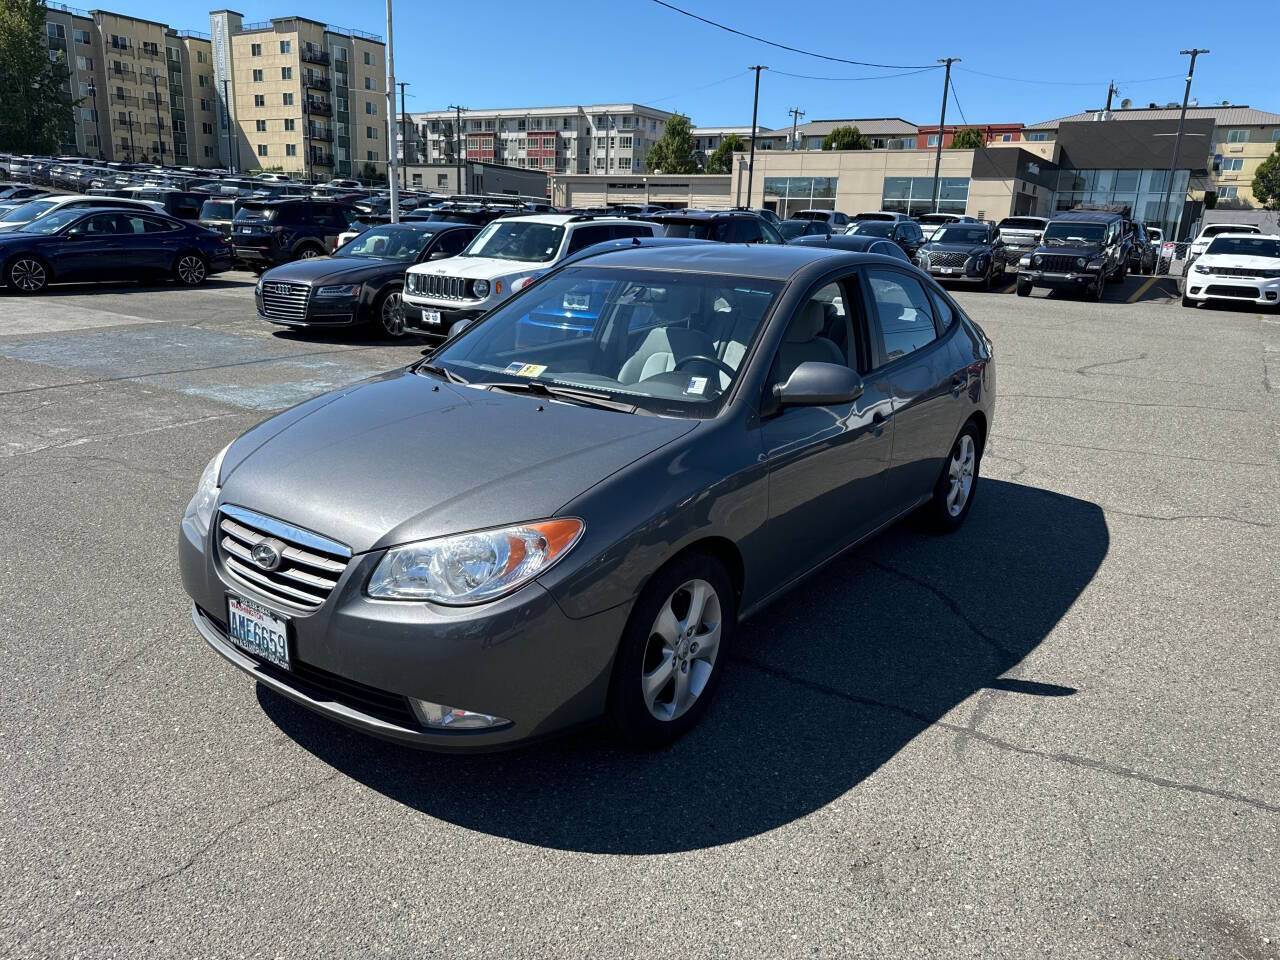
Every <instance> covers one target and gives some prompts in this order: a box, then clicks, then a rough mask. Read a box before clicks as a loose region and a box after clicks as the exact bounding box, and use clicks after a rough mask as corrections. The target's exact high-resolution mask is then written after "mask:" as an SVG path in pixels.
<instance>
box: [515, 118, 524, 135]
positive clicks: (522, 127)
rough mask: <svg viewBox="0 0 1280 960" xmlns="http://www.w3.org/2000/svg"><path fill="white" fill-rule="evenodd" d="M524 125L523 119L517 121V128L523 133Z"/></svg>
mask: <svg viewBox="0 0 1280 960" xmlns="http://www.w3.org/2000/svg"><path fill="white" fill-rule="evenodd" d="M524 127H525V123H524V121H523V120H517V121H516V129H517V130H519V131H520V132H521V133H523V132H524Z"/></svg>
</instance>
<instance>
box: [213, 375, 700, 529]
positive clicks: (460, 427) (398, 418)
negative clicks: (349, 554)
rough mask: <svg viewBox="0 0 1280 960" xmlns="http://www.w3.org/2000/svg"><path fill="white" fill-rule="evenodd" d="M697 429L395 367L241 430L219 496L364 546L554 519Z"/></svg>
mask: <svg viewBox="0 0 1280 960" xmlns="http://www.w3.org/2000/svg"><path fill="white" fill-rule="evenodd" d="M697 425H698V421H692V420H677V419H670V418H663V417H651V416H642V415H638V414H625V413H616V412H613V411H609V410H597V409H592V408H588V407H580V406H575V405H570V404H565V403H560V402H556V401H552V400H549V399H548V398H545V397H535V396H525V395H518V394H509V393H499V392H496V391H489V390H481V389H477V388H474V387H467V386H462V385H460V384H451V383H447V382H445V381H442V380H438V379H436V378H434V377H429V376H419V375H417V374H415V373H412V372H410V371H408V370H398V371H394V372H392V373H388V374H384V375H383V376H381V377H378V378H376V379H374V380H371V381H367V382H365V383H362V384H357V385H355V386H353V387H350V388H347V389H346V390H342V391H338V392H336V393H333V394H328V395H325V396H322V397H317V398H315V399H313V400H310V401H308V402H307V403H305V404H302V405H301V406H300V407H295V408H293V409H292V410H288V411H285V412H284V413H282V414H280V415H278V416H277V417H274V418H272V419H271V420H267V421H265V422H264V423H262V424H260V425H259V426H257V427H255V428H254V429H252V430H250V431H249V432H248V433H246V434H244V435H243V436H241V437H240V439H238V440H237V441H236V442H235V443H233V444H232V446H231V448H230V449H229V450H228V451H227V455H226V458H225V460H224V462H223V468H222V502H224V503H233V504H237V505H239V506H243V507H246V508H248V509H250V510H256V511H258V512H259V513H264V514H267V515H269V516H273V517H276V518H278V519H281V520H285V521H287V522H289V523H291V524H294V525H295V526H299V527H304V528H306V529H308V530H312V531H314V532H316V533H320V534H323V535H325V536H328V537H331V538H333V539H336V540H339V541H341V542H343V543H345V544H346V545H347V546H349V547H350V548H351V549H352V551H353V552H355V553H362V552H365V551H368V550H373V549H377V548H379V547H385V546H391V545H393V544H397V543H405V542H408V541H411V540H419V539H424V538H427V537H434V536H440V535H444V534H451V533H458V532H462V531H466V530H477V529H481V528H485V527H495V526H505V525H509V524H515V523H523V522H527V521H529V520H539V519H543V518H545V517H551V516H554V515H555V514H556V511H558V510H559V509H560V508H561V507H562V506H563V505H564V504H566V503H568V502H569V501H571V500H573V499H574V498H576V497H577V496H579V495H580V494H582V493H583V492H584V491H586V490H587V489H589V488H590V487H592V486H593V485H595V484H596V483H599V482H600V481H601V480H603V479H604V478H606V477H608V476H609V475H610V474H612V473H615V472H616V471H618V470H620V469H622V468H623V467H625V466H627V465H628V464H630V463H633V462H634V461H636V460H638V459H640V458H641V457H644V456H645V455H647V454H649V453H652V452H653V451H655V450H657V449H659V448H660V447H662V446H665V445H666V444H668V443H670V442H671V441H673V440H676V439H678V438H679V437H681V436H683V435H684V434H686V433H688V432H689V431H690V430H693V429H695V428H696V427H697Z"/></svg>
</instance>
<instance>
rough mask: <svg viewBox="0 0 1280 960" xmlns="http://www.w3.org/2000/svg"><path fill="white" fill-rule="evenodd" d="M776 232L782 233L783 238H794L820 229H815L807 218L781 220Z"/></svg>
mask: <svg viewBox="0 0 1280 960" xmlns="http://www.w3.org/2000/svg"><path fill="white" fill-rule="evenodd" d="M778 232H779V233H781V234H782V238H783V239H784V240H794V239H795V238H796V237H803V236H804V235H805V234H806V233H817V232H820V231H815V230H814V229H813V225H812V222H811V221H809V220H783V221H782V222H781V223H780V224H778Z"/></svg>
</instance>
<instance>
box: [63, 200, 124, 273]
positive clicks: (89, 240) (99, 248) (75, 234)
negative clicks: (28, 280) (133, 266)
mask: <svg viewBox="0 0 1280 960" xmlns="http://www.w3.org/2000/svg"><path fill="white" fill-rule="evenodd" d="M117 216H118V214H116V213H106V212H104V213H95V214H94V215H93V216H91V217H85V218H84V219H83V220H81V221H80V222H79V223H77V224H76V225H75V226H73V227H72V228H71V229H70V230H68V231H67V232H66V233H64V234H62V243H61V245H60V246H59V249H58V258H57V261H56V263H55V264H54V268H53V269H54V272H55V274H56V275H57V276H58V277H59V278H60V279H62V280H93V279H96V278H98V277H104V276H108V275H110V274H111V273H112V272H113V269H118V267H123V268H124V269H125V271H126V272H127V270H128V268H127V266H126V265H124V264H119V259H120V252H121V251H120V236H119V234H118V232H117V231H118V224H117V222H116V219H117Z"/></svg>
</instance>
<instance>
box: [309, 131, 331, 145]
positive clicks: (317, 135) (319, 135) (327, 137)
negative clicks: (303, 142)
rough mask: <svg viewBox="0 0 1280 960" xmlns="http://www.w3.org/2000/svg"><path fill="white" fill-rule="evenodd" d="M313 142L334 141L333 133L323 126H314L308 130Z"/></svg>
mask: <svg viewBox="0 0 1280 960" xmlns="http://www.w3.org/2000/svg"><path fill="white" fill-rule="evenodd" d="M307 136H308V137H309V138H310V139H311V142H312V143H333V134H332V133H331V132H330V131H328V130H325V129H323V128H321V127H312V128H311V129H310V130H308V131H307Z"/></svg>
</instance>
